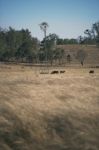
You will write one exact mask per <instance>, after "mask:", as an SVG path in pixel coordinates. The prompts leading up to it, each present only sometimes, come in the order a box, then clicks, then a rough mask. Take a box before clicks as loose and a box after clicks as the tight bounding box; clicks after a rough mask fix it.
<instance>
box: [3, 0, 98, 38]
mask: <svg viewBox="0 0 99 150" xmlns="http://www.w3.org/2000/svg"><path fill="white" fill-rule="evenodd" d="M97 21H99V0H0V27H2V28H8V27H9V26H11V27H12V28H14V29H16V30H20V29H22V28H24V29H26V28H28V29H29V30H30V31H31V34H32V36H33V37H37V38H38V39H40V40H41V39H42V38H43V37H44V35H43V32H42V31H41V30H40V27H39V24H40V23H42V22H47V23H48V24H49V27H48V29H47V34H49V33H55V34H57V35H58V36H59V37H60V38H77V37H78V36H80V35H82V36H83V35H84V31H85V30H86V29H90V28H91V26H92V24H93V23H95V22H97Z"/></svg>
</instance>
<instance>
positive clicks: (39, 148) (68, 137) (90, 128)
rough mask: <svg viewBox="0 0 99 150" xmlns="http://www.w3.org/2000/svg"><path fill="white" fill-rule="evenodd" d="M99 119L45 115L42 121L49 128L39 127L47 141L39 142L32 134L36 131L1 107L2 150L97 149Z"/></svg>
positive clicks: (0, 137)
mask: <svg viewBox="0 0 99 150" xmlns="http://www.w3.org/2000/svg"><path fill="white" fill-rule="evenodd" d="M44 115H45V114H44ZM71 117H72V118H71ZM98 119H99V117H98V116H96V118H94V120H93V119H92V118H91V117H89V118H83V119H81V118H73V116H69V114H65V115H58V114H56V115H55V116H53V115H49V114H48V115H45V116H44V118H43V117H42V118H41V120H42V124H43V125H44V124H46V126H43V125H42V126H41V124H40V125H39V126H40V129H41V130H45V132H44V134H45V138H44V140H40V139H37V137H35V134H33V133H34V132H33V131H34V130H35V129H33V128H32V129H28V128H27V125H25V124H23V122H22V121H21V120H20V118H19V117H18V116H17V115H16V114H15V113H14V112H13V111H12V110H11V109H10V108H9V107H8V106H7V105H4V104H3V105H0V145H1V150H98V149H99V144H98V139H99V132H98V131H99V128H98V127H99V121H98ZM73 120H75V122H73ZM31 131H32V132H31ZM37 133H38V134H39V132H37ZM41 138H42V137H41Z"/></svg>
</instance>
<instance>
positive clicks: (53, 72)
mask: <svg viewBox="0 0 99 150" xmlns="http://www.w3.org/2000/svg"><path fill="white" fill-rule="evenodd" d="M58 73H59V72H58V71H57V70H53V71H52V72H51V74H58Z"/></svg>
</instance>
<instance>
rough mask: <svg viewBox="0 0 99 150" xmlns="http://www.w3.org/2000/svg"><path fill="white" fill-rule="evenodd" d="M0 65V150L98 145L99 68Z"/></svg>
mask: <svg viewBox="0 0 99 150" xmlns="http://www.w3.org/2000/svg"><path fill="white" fill-rule="evenodd" d="M65 70H66V72H65V74H58V75H51V74H39V72H38V71H35V69H34V70H33V69H30V68H28V67H27V68H22V69H16V68H15V67H14V69H11V68H10V69H7V68H5V69H3V68H2V67H1V68H0V150H99V69H95V74H93V75H89V73H88V72H89V69H69V68H68V69H66V68H65Z"/></svg>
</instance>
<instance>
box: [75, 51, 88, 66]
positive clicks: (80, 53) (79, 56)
mask: <svg viewBox="0 0 99 150" xmlns="http://www.w3.org/2000/svg"><path fill="white" fill-rule="evenodd" d="M86 57H87V53H86V52H85V51H84V50H83V49H81V50H78V51H77V55H76V58H77V59H78V60H79V61H80V63H81V65H82V66H83V64H84V60H85V58H86Z"/></svg>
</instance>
